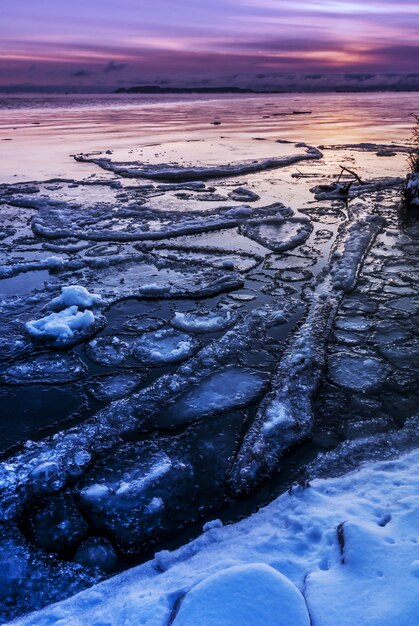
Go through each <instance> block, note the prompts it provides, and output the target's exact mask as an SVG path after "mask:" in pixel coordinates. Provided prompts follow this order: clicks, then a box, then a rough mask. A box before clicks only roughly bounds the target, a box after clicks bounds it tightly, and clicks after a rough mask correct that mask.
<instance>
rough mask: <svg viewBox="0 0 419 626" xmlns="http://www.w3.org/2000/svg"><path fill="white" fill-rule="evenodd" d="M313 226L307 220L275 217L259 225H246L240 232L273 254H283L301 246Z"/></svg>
mask: <svg viewBox="0 0 419 626" xmlns="http://www.w3.org/2000/svg"><path fill="white" fill-rule="evenodd" d="M312 230H313V225H312V223H311V221H310V220H309V219H306V218H296V217H289V218H283V217H276V218H273V219H270V220H264V222H263V223H261V224H251V223H248V224H246V225H245V226H242V227H241V232H242V233H243V234H244V235H246V236H247V237H250V239H255V240H256V241H257V242H258V243H260V244H262V245H263V246H265V247H266V248H269V249H270V250H273V251H274V252H285V251H287V250H292V249H293V248H296V247H297V246H299V245H301V244H303V243H304V242H305V241H306V240H307V239H308V238H309V236H310V234H311V232H312Z"/></svg>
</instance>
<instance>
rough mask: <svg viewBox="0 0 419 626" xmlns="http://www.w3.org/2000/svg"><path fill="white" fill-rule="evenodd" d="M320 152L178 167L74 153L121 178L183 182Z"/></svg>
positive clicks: (283, 162) (275, 164) (301, 158)
mask: <svg viewBox="0 0 419 626" xmlns="http://www.w3.org/2000/svg"><path fill="white" fill-rule="evenodd" d="M322 157H323V154H322V153H321V152H320V150H318V149H317V148H314V147H310V146H309V147H307V148H305V152H304V153H302V154H299V155H295V156H285V157H272V158H268V159H260V160H258V161H256V162H255V161H251V162H242V163H231V164H228V165H214V166H206V167H205V166H204V167H179V166H174V165H165V164H162V165H147V164H145V163H140V162H135V161H134V162H132V163H129V162H128V163H126V162H125V163H124V162H113V161H111V159H108V158H103V157H102V158H97V157H91V156H88V155H83V154H79V155H75V157H74V158H75V160H76V161H78V162H81V163H95V164H96V165H98V166H99V167H101V168H102V169H104V170H107V171H110V172H113V173H114V174H117V175H119V176H122V177H125V178H150V179H152V180H162V181H174V182H187V181H196V180H198V181H201V180H205V179H208V178H222V177H226V176H239V175H242V174H251V173H253V172H260V171H263V170H267V169H273V168H277V167H285V166H287V165H293V164H294V163H299V162H300V161H309V160H313V159H321V158H322Z"/></svg>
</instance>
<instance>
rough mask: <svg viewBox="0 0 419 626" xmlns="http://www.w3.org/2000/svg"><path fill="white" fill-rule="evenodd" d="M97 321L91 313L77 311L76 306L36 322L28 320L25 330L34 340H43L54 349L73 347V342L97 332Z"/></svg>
mask: <svg viewBox="0 0 419 626" xmlns="http://www.w3.org/2000/svg"><path fill="white" fill-rule="evenodd" d="M97 321H99V318H98V319H97V318H96V317H95V315H94V314H93V313H92V311H89V310H87V309H86V310H85V311H79V309H78V307H77V306H76V305H73V306H70V307H68V308H66V309H63V310H62V311H60V312H59V313H50V314H49V315H46V316H45V317H41V318H40V319H37V320H29V321H28V322H26V324H25V330H26V332H27V333H28V335H30V337H32V338H34V339H39V340H44V341H47V342H49V343H51V345H53V346H54V347H65V346H69V345H74V340H76V342H77V340H80V341H81V340H82V339H85V338H86V336H87V335H88V334H89V333H90V331H92V330H94V331H96V330H97V324H96V322H97Z"/></svg>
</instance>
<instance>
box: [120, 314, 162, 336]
mask: <svg viewBox="0 0 419 626" xmlns="http://www.w3.org/2000/svg"><path fill="white" fill-rule="evenodd" d="M165 324H166V322H165V320H164V319H161V318H159V317H152V316H150V315H133V316H132V317H130V318H128V320H127V321H126V322H124V323H123V325H122V327H123V328H124V329H125V330H127V331H129V332H133V333H141V332H144V331H147V330H157V329H158V328H161V327H162V326H164V325H165Z"/></svg>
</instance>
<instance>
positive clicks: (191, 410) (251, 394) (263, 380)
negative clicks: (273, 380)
mask: <svg viewBox="0 0 419 626" xmlns="http://www.w3.org/2000/svg"><path fill="white" fill-rule="evenodd" d="M267 383H268V377H267V376H266V374H263V373H262V372H257V371H252V370H249V369H245V368H241V367H235V366H231V367H227V368H226V369H224V370H221V371H219V372H215V373H214V374H211V375H210V376H208V377H207V378H204V380H202V381H201V382H200V383H199V384H198V385H196V386H194V387H192V389H190V390H189V391H187V392H186V393H185V394H184V395H182V396H180V397H179V398H178V399H177V400H176V401H175V402H174V403H173V404H169V405H168V406H167V407H165V408H164V409H162V411H161V412H160V413H159V414H158V415H157V416H153V417H152V422H153V423H155V425H156V427H157V428H168V427H174V426H179V425H180V424H187V423H189V422H192V421H194V420H196V419H202V418H203V417H210V416H211V415H214V414H216V413H222V412H224V411H228V410H230V409H233V408H238V407H241V406H245V405H247V404H250V403H251V402H253V401H254V400H256V398H257V397H258V396H259V395H260V394H261V393H262V391H263V390H264V389H265V388H266V385H267Z"/></svg>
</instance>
